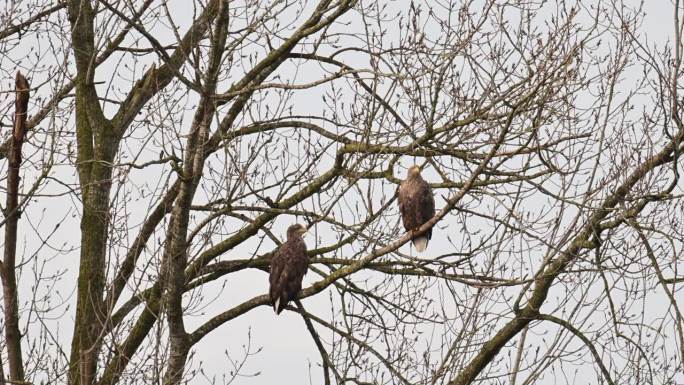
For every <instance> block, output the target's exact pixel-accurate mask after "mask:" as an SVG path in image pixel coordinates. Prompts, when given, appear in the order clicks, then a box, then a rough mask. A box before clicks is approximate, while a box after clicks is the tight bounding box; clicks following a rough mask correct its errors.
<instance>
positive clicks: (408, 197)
mask: <svg viewBox="0 0 684 385" xmlns="http://www.w3.org/2000/svg"><path fill="white" fill-rule="evenodd" d="M399 212H401V219H402V220H403V222H404V228H406V231H409V232H411V233H412V232H413V231H414V230H417V229H418V228H419V227H420V226H422V225H423V224H424V223H425V222H427V221H429V220H430V219H432V217H434V216H435V198H434V197H433V196H432V188H430V185H429V184H428V183H427V182H426V181H425V180H424V179H423V178H422V177H421V176H420V167H419V166H415V165H414V166H411V168H409V170H408V176H407V177H406V180H405V181H403V182H401V184H400V185H399ZM430 238H432V229H429V230H428V231H427V232H425V233H424V234H423V235H420V236H416V237H413V238H412V239H411V242H412V243H413V246H415V247H416V251H418V252H423V251H425V248H427V244H428V241H429V240H430Z"/></svg>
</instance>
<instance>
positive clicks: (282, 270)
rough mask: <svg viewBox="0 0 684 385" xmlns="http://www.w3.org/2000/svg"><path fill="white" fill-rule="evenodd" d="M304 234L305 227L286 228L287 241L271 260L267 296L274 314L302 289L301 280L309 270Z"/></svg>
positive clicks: (293, 226)
mask: <svg viewBox="0 0 684 385" xmlns="http://www.w3.org/2000/svg"><path fill="white" fill-rule="evenodd" d="M305 232H306V227H304V226H302V225H300V224H294V225H292V226H290V227H288V228H287V240H286V241H285V243H283V244H282V245H280V247H279V248H278V250H277V251H276V252H275V254H274V255H273V257H272V258H271V274H270V276H269V282H270V284H271V287H270V289H269V295H270V296H271V304H272V305H273V310H275V312H276V314H280V312H281V311H283V309H285V307H286V306H287V303H288V302H290V301H291V300H293V299H295V298H296V297H297V293H299V290H301V288H302V278H304V274H306V271H307V270H308V269H309V257H308V256H307V255H306V244H305V243H304V239H303V238H302V234H304V233H305Z"/></svg>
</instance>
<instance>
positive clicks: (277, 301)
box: [273, 297, 280, 313]
mask: <svg viewBox="0 0 684 385" xmlns="http://www.w3.org/2000/svg"><path fill="white" fill-rule="evenodd" d="M278 305H280V297H278V298H276V301H275V303H274V304H273V310H275V312H276V313H277V312H278Z"/></svg>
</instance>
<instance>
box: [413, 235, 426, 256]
mask: <svg viewBox="0 0 684 385" xmlns="http://www.w3.org/2000/svg"><path fill="white" fill-rule="evenodd" d="M428 240H429V239H428V237H426V236H420V237H416V238H414V239H413V246H415V247H416V251H417V252H419V253H422V252H423V251H425V249H427V245H428Z"/></svg>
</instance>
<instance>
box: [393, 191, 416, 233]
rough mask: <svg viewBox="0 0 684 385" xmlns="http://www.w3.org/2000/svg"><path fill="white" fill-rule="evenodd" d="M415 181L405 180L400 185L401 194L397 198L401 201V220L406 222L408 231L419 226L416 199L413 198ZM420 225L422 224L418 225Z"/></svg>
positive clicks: (405, 226) (405, 225)
mask: <svg viewBox="0 0 684 385" xmlns="http://www.w3.org/2000/svg"><path fill="white" fill-rule="evenodd" d="M412 185H413V183H412V182H411V181H410V180H405V181H403V182H401V184H400V185H399V194H398V196H397V200H398V201H399V212H400V213H401V221H402V222H403V224H404V228H405V229H406V231H410V230H413V229H415V228H416V227H417V226H416V224H417V221H416V217H415V215H414V213H415V200H414V199H413V186H412ZM418 226H420V225H418Z"/></svg>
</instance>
